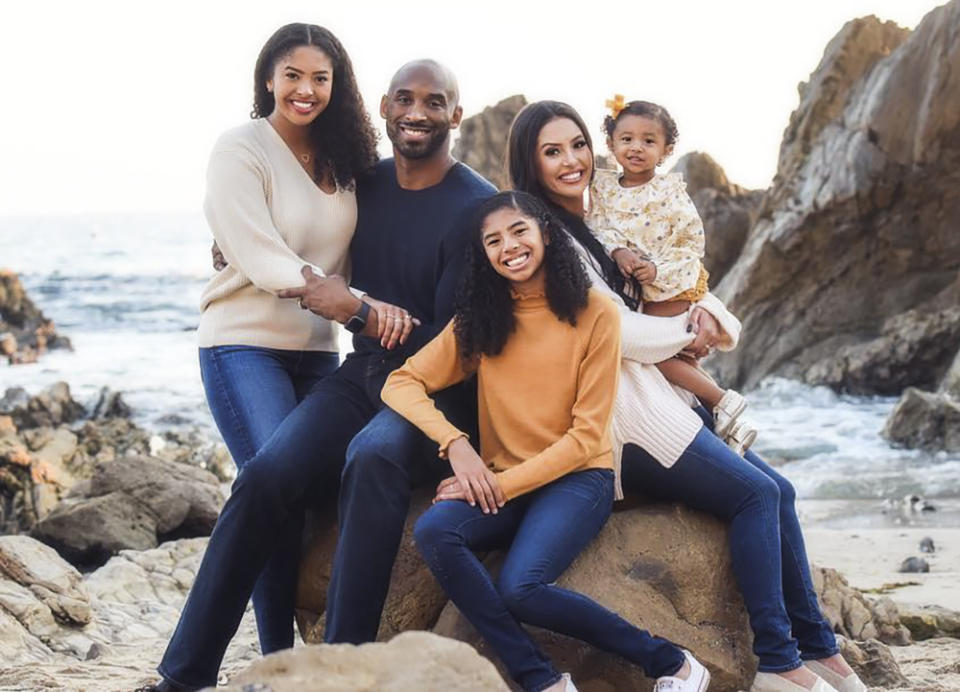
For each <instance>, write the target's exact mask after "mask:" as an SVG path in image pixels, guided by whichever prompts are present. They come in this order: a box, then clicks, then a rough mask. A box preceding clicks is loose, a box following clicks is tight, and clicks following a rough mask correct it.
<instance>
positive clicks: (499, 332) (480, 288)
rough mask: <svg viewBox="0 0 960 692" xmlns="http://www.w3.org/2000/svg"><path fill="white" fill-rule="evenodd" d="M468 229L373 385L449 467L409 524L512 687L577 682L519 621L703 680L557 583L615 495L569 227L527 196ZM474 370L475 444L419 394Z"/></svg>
mask: <svg viewBox="0 0 960 692" xmlns="http://www.w3.org/2000/svg"><path fill="white" fill-rule="evenodd" d="M471 229H472V233H473V237H472V239H471V242H470V246H469V255H468V260H467V267H466V271H465V272H464V276H463V277H462V282H461V285H460V289H459V291H458V295H457V300H456V312H455V316H454V319H453V321H452V322H451V323H450V324H449V325H447V327H446V329H444V331H443V332H442V333H441V334H440V335H439V336H438V337H437V338H436V339H434V340H433V341H432V342H430V343H429V344H428V345H427V346H426V347H424V348H423V349H422V350H421V351H420V352H419V353H417V354H416V355H414V356H413V357H412V358H410V359H409V360H408V361H407V362H406V363H405V364H404V366H403V367H402V368H400V369H398V370H396V371H395V372H394V373H393V374H392V375H391V376H390V378H389V379H388V380H387V382H386V385H385V386H384V389H383V400H384V401H385V402H386V403H387V404H388V405H389V406H391V407H392V408H393V409H394V410H396V411H397V412H398V413H400V414H401V415H402V416H404V417H405V418H407V419H408V420H410V421H411V422H412V423H413V424H415V425H416V426H417V427H419V428H420V429H421V430H422V431H423V432H424V433H425V434H426V435H427V436H429V437H430V438H431V439H433V440H434V441H435V442H436V443H437V444H438V445H439V453H440V456H441V457H445V458H447V459H448V460H449V462H450V465H451V467H452V468H453V472H454V476H452V477H450V478H448V479H447V480H445V481H443V482H442V483H441V484H440V486H439V488H438V491H437V497H436V501H435V504H434V505H433V507H431V508H430V509H429V510H428V511H427V512H426V513H425V514H424V515H423V516H422V517H421V518H420V520H419V521H418V522H417V524H416V528H415V537H416V541H417V545H418V547H419V549H420V552H421V553H422V554H423V557H424V559H425V560H426V562H427V564H428V565H429V566H430V569H431V570H432V571H433V573H434V575H435V576H436V578H437V580H438V581H439V582H440V584H441V586H442V587H443V588H444V590H445V591H446V592H447V595H448V596H449V597H450V599H451V600H452V601H453V602H454V603H455V604H456V605H457V607H458V608H459V609H460V611H461V612H462V613H463V614H464V615H465V616H466V617H467V619H469V620H470V622H471V623H473V625H474V626H475V627H476V628H477V630H478V631H479V632H480V633H481V635H482V636H483V637H484V638H485V639H486V641H487V642H488V643H489V644H490V646H491V647H492V648H493V650H494V651H495V652H496V653H497V655H498V656H499V657H500V658H501V660H502V661H503V663H504V665H505V666H506V668H507V671H508V672H509V674H510V675H511V676H512V677H513V679H514V680H515V681H516V682H517V683H518V684H519V685H520V686H521V687H522V688H523V689H524V690H537V691H539V690H551V692H554V691H555V692H561V691H563V690H567V691H572V690H576V688H575V687H574V685H573V682H572V681H571V680H570V677H569V675H568V674H564V675H561V674H560V673H559V672H558V671H557V670H556V669H555V668H554V666H553V664H552V663H551V662H550V660H549V659H547V657H546V656H545V655H544V654H543V653H542V652H541V651H540V649H539V648H538V647H537V645H536V644H535V643H534V642H533V640H532V639H531V638H530V637H529V635H528V634H527V633H526V631H525V630H524V629H523V627H522V626H521V624H520V623H521V622H525V623H529V624H532V625H536V626H538V627H544V628H547V629H551V630H553V631H556V632H561V633H563V634H566V635H568V636H572V637H577V638H578V639H581V640H584V641H586V642H589V643H591V644H593V645H594V646H596V647H598V648H601V649H604V650H607V651H612V652H615V653H618V654H620V655H621V656H624V657H625V658H627V659H629V660H630V661H633V662H634V663H637V664H638V665H640V666H642V667H643V669H644V670H645V672H646V674H647V675H648V676H650V677H653V678H658V681H657V687H656V689H657V690H667V689H670V690H682V691H684V692H686V691H688V690H689V691H696V692H701V691H702V690H705V689H706V688H707V684H708V682H709V679H710V675H709V673H708V672H707V670H706V669H705V668H704V667H703V666H702V665H701V664H700V663H699V662H697V661H696V659H694V658H693V657H692V656H691V655H690V654H689V653H688V652H685V651H683V650H681V649H679V648H678V647H677V646H675V645H674V644H672V643H670V642H668V641H666V640H664V639H661V638H659V637H654V636H651V635H650V634H649V633H647V632H645V631H643V630H641V629H638V628H637V627H635V626H633V625H631V624H630V623H629V622H626V621H625V620H624V619H623V618H621V617H620V616H618V615H617V614H616V613H613V612H611V611H609V610H607V609H605V608H603V607H602V606H600V605H598V604H597V603H595V602H593V601H591V600H590V599H588V598H586V597H584V596H583V595H581V594H577V593H573V592H571V591H568V590H566V589H563V588H560V587H558V586H556V585H555V584H554V582H555V580H556V579H557V578H558V577H559V576H560V575H561V574H562V573H563V571H564V570H565V569H566V568H567V567H568V566H569V565H570V563H571V562H573V560H574V558H575V557H576V556H577V554H579V553H580V551H581V550H583V548H584V547H585V546H586V545H587V544H588V543H589V542H590V541H591V540H592V539H593V537H594V536H595V535H596V534H597V533H598V532H599V531H600V529H601V527H602V526H603V525H604V523H605V522H606V520H607V517H608V516H609V515H610V510H611V508H612V505H613V497H614V472H613V469H612V465H613V464H612V462H613V456H612V452H611V444H610V439H609V434H608V427H609V424H610V418H611V412H612V406H613V400H614V396H615V394H616V390H617V381H618V373H619V361H620V320H619V315H618V310H617V308H616V307H615V306H614V304H613V302H612V301H611V300H609V299H608V298H606V297H604V296H602V295H601V294H600V293H599V292H597V291H595V290H593V289H591V288H590V287H589V286H590V284H589V280H588V278H587V276H586V274H585V272H584V270H583V267H582V265H581V263H580V260H579V256H578V255H577V253H576V251H575V249H574V248H573V245H572V242H571V241H570V240H569V237H568V235H567V233H566V232H565V231H564V230H563V228H562V226H560V225H559V222H558V221H556V219H555V218H554V217H553V216H552V215H551V214H550V213H549V212H548V211H547V209H546V206H545V205H544V204H543V203H542V202H541V201H540V200H538V199H537V198H535V197H534V196H532V195H529V194H526V193H523V192H503V193H500V194H498V195H496V196H494V197H492V198H491V199H490V200H488V201H486V202H484V203H483V204H482V205H481V206H480V207H479V208H478V210H477V212H476V215H475V218H474V222H473V224H472V225H471ZM473 374H476V376H477V381H478V386H479V393H478V398H479V410H480V454H479V455H478V454H477V453H476V452H475V451H474V449H473V447H472V446H471V445H470V443H469V441H468V440H467V437H466V435H465V434H464V433H463V432H462V431H460V430H459V429H457V428H456V427H454V426H453V425H451V424H450V423H449V422H448V421H447V420H446V418H444V416H443V415H442V414H441V413H440V412H439V411H438V410H437V408H436V407H435V406H434V404H433V401H432V399H431V398H430V396H429V395H430V394H431V393H433V392H436V391H438V390H440V389H443V388H445V387H448V386H450V385H452V384H455V383H457V382H459V381H461V380H463V379H465V378H467V377H469V376H471V375H473ZM496 547H501V548H505V549H507V548H508V549H509V550H508V552H507V556H506V560H505V562H504V565H503V569H502V571H501V572H500V575H499V577H498V579H497V581H496V582H494V580H493V579H492V578H491V576H490V574H489V573H488V572H487V571H486V569H485V568H484V566H483V564H482V563H481V562H480V561H479V560H478V559H477V557H476V556H475V555H474V553H473V551H474V550H489V549H492V548H496Z"/></svg>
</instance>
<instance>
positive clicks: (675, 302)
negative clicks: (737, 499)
mask: <svg viewBox="0 0 960 692" xmlns="http://www.w3.org/2000/svg"><path fill="white" fill-rule="evenodd" d="M608 105H610V107H611V114H610V115H607V116H606V118H604V122H603V129H604V132H605V134H606V136H607V147H608V148H609V149H610V152H611V153H612V154H613V156H614V158H615V159H616V160H617V163H619V164H620V166H621V168H622V172H618V171H610V170H601V169H598V170H597V174H596V177H595V178H594V181H593V184H592V186H591V188H590V202H591V209H590V213H589V214H588V216H587V218H586V222H587V225H588V226H590V228H591V229H593V231H594V233H596V235H597V237H598V238H599V239H600V241H601V242H602V243H603V245H604V247H605V248H606V249H607V252H609V253H610V255H611V257H612V258H613V259H614V260H615V261H616V263H617V266H618V267H619V268H620V271H621V272H623V274H624V276H627V277H633V278H634V279H635V280H636V281H637V282H638V283H639V284H640V285H641V286H642V292H643V296H642V298H643V311H644V312H645V313H647V314H650V315H658V316H663V317H672V316H675V315H680V314H683V313H684V312H686V311H687V310H689V308H690V305H691V304H692V303H695V302H697V301H698V300H700V299H701V298H703V297H704V296H705V295H706V294H707V290H708V288H707V278H708V274H707V270H706V269H705V268H704V266H703V262H702V259H703V248H704V234H703V222H702V221H701V220H700V215H699V214H698V213H697V209H696V207H694V205H693V201H692V200H691V199H690V197H689V195H687V190H686V185H685V183H684V181H683V176H682V175H680V174H679V173H668V174H666V175H657V168H658V167H659V166H660V165H662V164H663V162H664V160H665V159H666V158H667V157H668V156H670V154H671V153H673V148H674V145H675V144H676V141H677V136H678V134H679V133H678V131H677V125H676V123H675V122H674V120H673V118H671V117H670V114H669V113H668V112H667V110H666V109H665V108H663V107H662V106H658V105H657V104H655V103H650V102H648V101H630V102H629V103H627V104H625V105H624V104H623V102H622V97H619V95H618V97H617V98H614V99H613V101H609V102H608ZM657 367H658V368H659V369H660V371H661V372H662V373H663V374H664V377H666V378H667V381H669V382H671V383H673V384H676V385H678V386H679V387H682V388H683V389H686V390H687V391H689V392H692V393H693V394H695V395H696V396H697V398H698V399H699V400H700V401H701V402H702V403H703V404H704V405H705V406H706V407H707V408H708V409H709V410H710V411H712V412H713V415H714V419H715V422H716V423H715V432H716V435H717V436H718V437H720V438H722V439H723V440H724V441H725V442H727V444H728V445H730V447H731V448H732V449H733V450H734V451H735V452H736V453H737V454H743V453H744V452H745V451H746V450H747V449H749V447H750V445H751V444H753V441H754V440H755V439H756V437H757V432H756V430H755V429H753V427H752V426H750V425H749V424H748V423H746V422H743V421H739V420H738V418H739V416H740V414H742V413H743V411H744V409H745V408H746V401H745V400H744V398H743V397H742V396H741V395H740V394H739V393H738V392H735V391H734V390H732V389H728V390H724V389H722V388H720V387H719V386H717V384H716V383H715V382H714V381H713V379H711V378H710V376H709V375H707V374H706V373H705V372H704V371H703V370H701V369H700V368H699V367H697V366H696V364H695V363H694V362H691V361H690V360H688V359H686V358H684V357H682V356H674V357H673V358H669V359H668V360H665V361H663V362H661V363H658V364H657Z"/></svg>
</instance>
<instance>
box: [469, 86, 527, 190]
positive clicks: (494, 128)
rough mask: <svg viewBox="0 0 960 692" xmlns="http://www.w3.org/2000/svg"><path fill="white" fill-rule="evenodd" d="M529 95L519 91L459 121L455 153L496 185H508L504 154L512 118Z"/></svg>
mask: <svg viewBox="0 0 960 692" xmlns="http://www.w3.org/2000/svg"><path fill="white" fill-rule="evenodd" d="M525 105H527V99H526V98H524V97H523V96H522V95H520V94H517V95H515V96H510V97H508V98H505V99H503V100H502V101H500V102H499V103H498V104H497V105H495V106H488V107H486V108H484V109H483V112H481V113H478V114H476V115H471V116H470V117H469V118H464V120H463V122H462V123H460V137H459V138H458V139H457V141H456V142H455V143H454V145H453V155H454V157H456V158H457V159H459V160H460V161H463V163H465V164H467V165H468V166H470V168H472V169H473V170H475V171H476V172H477V173H479V174H480V175H482V176H483V177H484V178H486V179H487V180H489V181H490V182H491V183H493V184H494V185H496V186H497V188H498V189H500V190H505V189H507V188H508V187H509V184H510V183H509V180H508V176H507V168H506V165H505V162H504V155H505V153H506V151H507V135H508V134H509V132H510V125H511V123H513V119H514V118H515V117H516V116H517V113H519V112H520V109H521V108H523V107H524V106H525Z"/></svg>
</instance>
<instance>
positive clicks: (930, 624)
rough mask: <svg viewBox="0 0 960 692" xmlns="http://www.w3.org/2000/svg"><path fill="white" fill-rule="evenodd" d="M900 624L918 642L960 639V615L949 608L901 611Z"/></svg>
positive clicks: (936, 607)
mask: <svg viewBox="0 0 960 692" xmlns="http://www.w3.org/2000/svg"><path fill="white" fill-rule="evenodd" d="M900 622H901V623H903V626H904V627H906V628H907V629H908V630H910V634H912V635H913V638H914V639H915V640H917V641H923V640H925V639H933V638H934V637H953V638H954V639H960V613H958V612H957V611H955V610H950V609H948V608H941V607H940V606H923V607H912V608H906V609H901V611H900ZM958 672H960V671H958Z"/></svg>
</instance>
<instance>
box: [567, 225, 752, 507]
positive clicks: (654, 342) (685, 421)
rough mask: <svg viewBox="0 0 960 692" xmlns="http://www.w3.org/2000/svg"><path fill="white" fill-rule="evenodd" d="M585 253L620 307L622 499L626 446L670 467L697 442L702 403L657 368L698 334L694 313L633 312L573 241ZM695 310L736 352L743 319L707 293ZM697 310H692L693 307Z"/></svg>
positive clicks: (594, 275) (617, 405)
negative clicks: (691, 322)
mask: <svg viewBox="0 0 960 692" xmlns="http://www.w3.org/2000/svg"><path fill="white" fill-rule="evenodd" d="M571 240H573V243H574V246H575V247H576V248H577V250H578V252H579V253H580V256H581V259H582V260H583V265H584V268H585V269H586V270H587V275H588V276H589V277H590V282H591V283H592V284H593V287H594V288H595V289H597V290H599V291H601V292H602V293H604V294H605V295H606V296H607V297H609V298H610V299H611V300H613V301H614V302H615V303H616V304H617V307H619V308H620V348H621V351H622V352H623V359H622V361H621V363H620V387H619V389H618V390H617V397H616V400H615V401H614V405H613V420H612V423H611V426H610V441H611V443H612V444H613V457H614V470H615V471H616V498H617V499H618V500H619V499H622V498H623V490H622V488H621V485H620V459H621V457H622V453H623V446H624V445H625V444H628V443H632V444H635V445H637V446H639V447H641V448H643V449H644V450H646V451H647V452H648V453H649V454H650V455H651V456H652V457H653V458H654V459H656V460H657V461H658V462H660V463H661V464H663V466H665V467H667V468H670V467H671V466H673V464H674V463H676V461H677V459H679V458H680V455H681V454H683V452H684V450H685V449H686V448H687V447H688V446H689V445H690V443H691V442H693V438H694V437H696V435H697V432H698V431H699V430H700V427H701V426H702V425H703V421H701V420H700V417H699V416H698V415H697V414H696V413H694V411H693V409H692V406H695V405H696V404H697V401H696V399H695V398H694V396H693V395H692V394H690V392H687V391H686V390H684V389H680V388H679V387H675V386H674V385H672V384H670V383H669V382H667V380H666V378H664V376H663V374H662V373H661V372H660V370H659V369H657V368H656V367H655V365H654V363H659V362H661V361H664V360H667V359H668V358H671V357H673V356H675V355H676V354H677V353H679V352H680V351H681V350H682V349H683V348H684V347H686V346H687V345H688V344H690V343H691V342H692V341H693V340H694V338H695V336H696V335H695V334H692V333H690V332H688V331H687V322H688V318H689V313H685V314H682V315H677V316H675V317H654V316H651V315H644V314H643V313H640V312H634V311H632V310H630V308H628V307H627V305H626V303H624V302H623V299H622V298H621V297H620V296H619V295H617V293H616V292H615V291H613V290H612V289H611V288H610V287H609V286H608V285H607V283H606V282H605V281H604V280H603V278H602V276H601V274H600V271H599V270H598V268H597V266H596V263H595V260H594V259H593V257H592V256H591V255H590V253H589V252H587V250H586V249H585V248H584V247H583V246H582V245H580V243H578V242H577V241H576V239H574V238H573V237H572V236H571ZM695 305H697V306H699V307H701V308H703V309H704V310H706V311H707V312H709V313H710V314H711V315H713V316H714V317H715V318H716V319H717V322H719V323H720V328H721V330H722V331H723V336H722V339H721V341H720V343H719V344H718V345H717V348H719V349H720V350H721V351H731V350H733V349H734V348H736V346H737V342H738V341H739V340H740V320H738V319H737V318H736V317H734V316H733V315H732V314H731V313H730V312H729V311H728V310H727V309H726V307H725V306H724V305H723V303H722V302H720V300H719V299H718V298H717V297H716V296H714V295H713V294H711V293H708V294H707V295H706V296H704V297H703V298H702V299H701V300H700V301H698V302H697V303H695ZM691 309H692V306H691Z"/></svg>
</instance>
